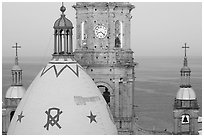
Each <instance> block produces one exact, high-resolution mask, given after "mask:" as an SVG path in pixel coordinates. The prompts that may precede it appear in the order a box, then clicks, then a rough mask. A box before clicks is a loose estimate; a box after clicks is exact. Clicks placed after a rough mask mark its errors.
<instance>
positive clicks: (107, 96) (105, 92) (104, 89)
mask: <svg viewBox="0 0 204 137" xmlns="http://www.w3.org/2000/svg"><path fill="white" fill-rule="evenodd" d="M97 87H98V88H99V90H100V91H101V93H102V95H103V97H104V99H105V101H106V103H107V104H108V105H109V106H110V92H109V90H108V88H107V87H105V86H102V85H99V86H97Z"/></svg>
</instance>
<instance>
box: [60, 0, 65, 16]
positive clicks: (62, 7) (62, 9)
mask: <svg viewBox="0 0 204 137" xmlns="http://www.w3.org/2000/svg"><path fill="white" fill-rule="evenodd" d="M65 10H66V8H65V7H64V4H63V2H62V6H61V8H60V11H61V12H62V14H63V13H64V12H65Z"/></svg>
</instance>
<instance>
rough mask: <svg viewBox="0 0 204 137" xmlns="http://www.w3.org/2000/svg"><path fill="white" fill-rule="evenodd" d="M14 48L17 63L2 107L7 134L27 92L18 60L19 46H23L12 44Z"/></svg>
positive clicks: (3, 124)
mask: <svg viewBox="0 0 204 137" xmlns="http://www.w3.org/2000/svg"><path fill="white" fill-rule="evenodd" d="M12 48H15V50H16V56H15V65H14V66H13V68H12V70H11V75H12V84H11V86H10V87H9V88H8V90H7V92H6V96H5V100H4V101H5V105H4V106H3V109H2V133H3V134H6V133H7V131H8V127H9V124H10V122H11V119H12V118H13V115H14V113H15V111H16V108H17V106H18V104H19V102H20V101H21V99H22V98H23V95H24V94H25V88H24V87H23V84H22V69H21V68H20V66H19V62H18V48H21V46H19V45H18V44H17V43H16V44H15V46H12Z"/></svg>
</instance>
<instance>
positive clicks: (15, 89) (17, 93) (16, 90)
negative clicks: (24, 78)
mask: <svg viewBox="0 0 204 137" xmlns="http://www.w3.org/2000/svg"><path fill="white" fill-rule="evenodd" d="M25 92H26V90H25V88H24V87H23V86H11V87H9V89H8V90H7V92H6V96H5V98H22V97H23V95H24V94H25Z"/></svg>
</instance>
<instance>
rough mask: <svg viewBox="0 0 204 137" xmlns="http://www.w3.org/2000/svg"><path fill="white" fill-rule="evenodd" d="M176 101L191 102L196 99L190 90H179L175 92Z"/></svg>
mask: <svg viewBox="0 0 204 137" xmlns="http://www.w3.org/2000/svg"><path fill="white" fill-rule="evenodd" d="M176 99H181V100H193V99H196V94H195V92H194V90H193V89H192V88H180V89H179V91H178V92H177V95H176Z"/></svg>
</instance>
